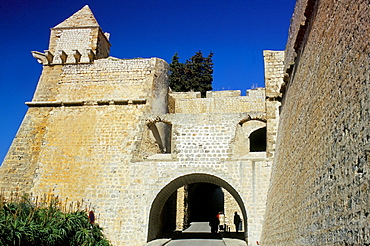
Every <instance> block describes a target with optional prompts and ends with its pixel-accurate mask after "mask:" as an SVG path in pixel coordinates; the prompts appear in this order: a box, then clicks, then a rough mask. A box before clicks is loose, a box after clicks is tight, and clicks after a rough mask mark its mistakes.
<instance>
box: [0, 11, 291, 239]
mask: <svg viewBox="0 0 370 246" xmlns="http://www.w3.org/2000/svg"><path fill="white" fill-rule="evenodd" d="M108 38H109V35H108V34H107V33H103V31H102V30H101V28H100V27H99V25H98V23H97V21H96V19H95V17H94V15H93V14H92V12H91V10H90V8H89V7H88V6H85V7H83V8H82V9H81V10H79V11H78V12H76V13H75V14H74V15H72V16H71V17H70V18H68V19H67V20H65V21H63V22H62V23H60V24H59V25H57V26H55V27H54V28H52V29H51V36H50V44H49V49H48V50H45V51H44V53H41V52H33V56H34V57H35V58H36V59H37V60H38V61H39V62H40V63H41V64H42V65H43V71H42V74H41V77H40V80H39V82H38V85H37V88H36V91H35V94H34V97H33V99H32V101H31V102H27V103H26V104H27V105H28V106H29V109H28V111H27V113H26V116H25V118H24V120H23V122H22V124H21V126H20V128H19V131H18V133H17V135H16V137H15V139H14V141H13V143H12V145H11V147H10V149H9V151H8V154H7V156H6V157H5V159H4V162H3V164H2V166H1V168H0V187H1V188H2V190H3V193H4V194H5V195H7V196H8V195H10V193H12V192H13V193H14V192H18V193H31V194H32V195H33V196H43V195H44V194H50V195H55V196H58V197H59V198H60V200H61V201H63V202H65V203H69V202H72V201H81V200H83V201H84V202H85V203H86V204H89V206H90V207H91V209H92V210H93V211H94V212H95V214H96V215H97V222H98V223H99V224H100V225H101V226H102V227H103V228H104V231H105V234H106V235H107V237H108V239H109V240H111V242H112V244H113V245H134V246H135V245H144V244H145V243H146V242H148V241H151V240H154V239H157V238H161V237H164V236H166V235H167V236H168V235H170V234H168V233H171V232H173V231H174V230H182V229H184V228H186V227H187V226H189V224H190V223H191V222H195V221H207V220H209V218H210V216H213V213H217V212H223V213H224V214H225V218H224V221H221V223H222V224H226V225H228V226H230V227H231V229H232V230H234V226H233V221H232V220H233V217H232V216H233V214H234V212H235V211H237V212H238V213H239V214H240V215H241V217H242V219H243V229H242V232H244V236H245V239H246V240H247V241H250V242H255V241H257V240H259V238H260V233H261V227H262V222H263V215H264V211H265V202H266V194H267V189H268V185H269V178H270V169H271V162H272V158H273V155H274V148H275V135H276V131H277V120H278V119H277V118H278V117H277V115H278V113H277V112H278V106H279V102H278V101H277V100H276V99H277V98H278V97H279V93H278V91H279V85H280V83H281V82H282V60H283V59H284V53H283V52H273V51H265V53H264V55H265V64H266V66H265V67H266V89H265V88H258V89H254V90H248V92H247V96H240V91H219V92H217V91H210V92H208V93H207V97H206V98H201V97H200V93H198V92H188V93H172V92H169V87H168V79H167V74H168V67H169V66H168V64H167V63H166V62H165V61H164V60H161V59H158V58H149V59H142V58H140V59H117V58H113V57H110V56H109V49H110V43H109V40H108ZM266 98H267V99H266Z"/></svg>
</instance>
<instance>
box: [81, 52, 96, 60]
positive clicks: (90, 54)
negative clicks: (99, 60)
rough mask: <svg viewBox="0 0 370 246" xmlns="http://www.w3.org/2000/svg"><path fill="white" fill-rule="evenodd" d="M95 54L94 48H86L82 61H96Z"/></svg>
mask: <svg viewBox="0 0 370 246" xmlns="http://www.w3.org/2000/svg"><path fill="white" fill-rule="evenodd" d="M94 58H95V54H94V52H93V51H92V49H86V51H85V52H84V53H83V54H82V56H81V61H80V62H81V63H92V62H93V61H94Z"/></svg>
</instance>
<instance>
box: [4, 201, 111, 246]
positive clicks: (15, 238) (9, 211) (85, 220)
mask: <svg viewBox="0 0 370 246" xmlns="http://www.w3.org/2000/svg"><path fill="white" fill-rule="evenodd" d="M59 205H60V203H59V202H58V199H56V198H53V199H49V201H48V203H42V204H39V205H37V202H36V203H33V202H31V201H30V199H28V197H27V196H23V197H21V198H19V199H16V200H15V201H14V200H12V201H6V200H5V199H4V198H3V197H2V196H0V245H4V246H8V245H9V246H10V245H14V246H26V245H27V246H28V245H37V246H43V245H45V246H46V245H47V246H54V245H55V246H59V245H60V246H62V245H63V246H69V245H70V246H92V245H94V246H95V245H96V246H109V245H110V243H109V241H108V240H107V239H106V238H105V237H104V235H103V233H102V229H101V228H100V227H99V225H98V224H91V223H90V220H89V217H88V214H87V212H86V211H84V210H81V209H80V210H77V211H74V212H63V211H62V209H61V207H60V206H59Z"/></svg>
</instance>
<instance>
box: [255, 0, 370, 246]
mask: <svg viewBox="0 0 370 246" xmlns="http://www.w3.org/2000/svg"><path fill="white" fill-rule="evenodd" d="M295 11H296V12H295V17H297V16H302V15H301V13H304V15H305V16H306V17H307V21H305V22H303V23H302V21H301V20H302V19H301V18H295V17H294V18H293V22H292V27H291V30H296V31H294V32H292V33H291V34H290V37H289V38H290V39H289V42H288V46H287V49H288V50H287V53H288V54H293V52H296V53H297V57H296V58H295V63H294V67H293V68H292V69H291V72H290V76H289V78H286V83H287V87H286V90H285V94H284V95H283V104H282V109H281V114H280V123H279V130H278V137H277V147H276V153H275V155H276V156H275V160H274V166H273V173H272V179H271V187H270V189H269V195H268V200H267V213H266V216H265V222H264V227H263V235H262V244H263V245H368V244H369V243H370V237H369V233H370V232H369V211H368V210H369V206H370V204H369V199H368V194H369V185H368V184H369V181H370V178H369V171H370V170H369V164H370V163H369V138H370V127H369V119H370V114H369V109H370V100H369V99H370V98H369V95H370V91H369V88H370V87H369V85H370V79H369V76H370V70H369V64H370V57H369V54H370V46H369V40H368V38H367V37H369V35H370V26H369V24H368V23H369V22H370V18H369V11H370V5H369V3H368V1H363V0H359V1H334V0H321V1H298V2H297V7H296V10H295ZM295 40H298V41H295ZM292 49H295V51H293V50H292ZM288 60H292V59H291V58H288Z"/></svg>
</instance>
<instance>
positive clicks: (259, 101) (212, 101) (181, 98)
mask: <svg viewBox="0 0 370 246" xmlns="http://www.w3.org/2000/svg"><path fill="white" fill-rule="evenodd" d="M169 102H170V105H169V108H170V112H171V113H218V112H233V113H234V112H235V113H237V112H264V111H265V89H264V88H258V89H254V90H248V91H247V96H240V91H207V95H206V98H201V97H200V92H172V93H170V98H169Z"/></svg>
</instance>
